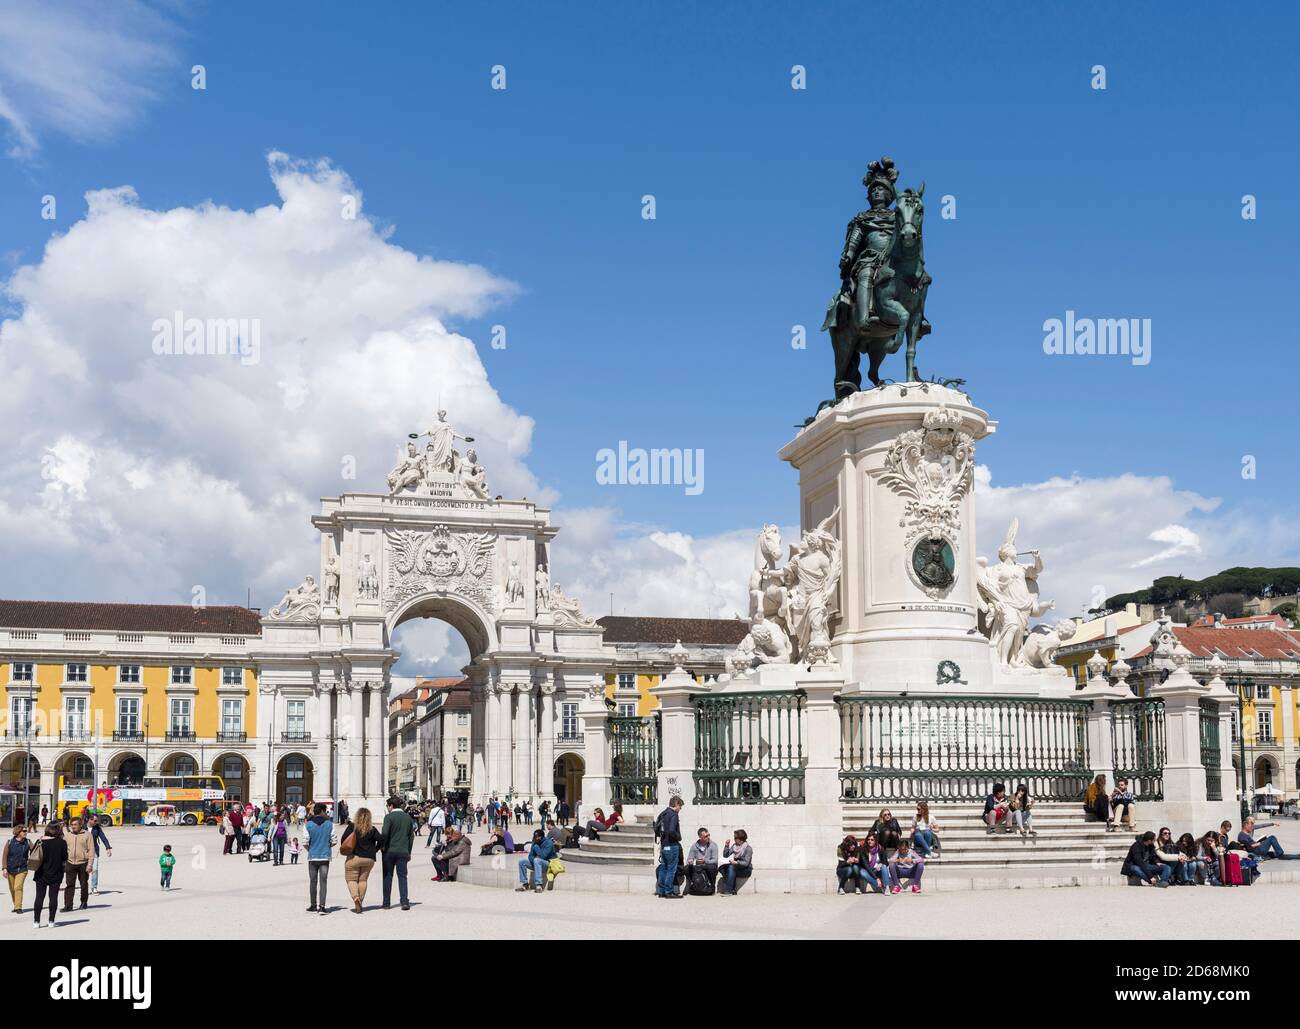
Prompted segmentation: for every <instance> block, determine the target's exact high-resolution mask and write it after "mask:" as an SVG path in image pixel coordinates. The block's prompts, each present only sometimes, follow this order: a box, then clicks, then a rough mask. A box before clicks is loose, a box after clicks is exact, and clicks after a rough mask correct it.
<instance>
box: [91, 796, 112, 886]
mask: <svg viewBox="0 0 1300 1029" xmlns="http://www.w3.org/2000/svg"><path fill="white" fill-rule="evenodd" d="M90 841H91V843H92V844H93V845H94V847H95V856H94V857H93V858H91V862H90V892H91V893H93V894H95V895H96V896H98V895H99V845H100V844H101V843H102V844H103V845H104V857H112V856H113V848H112V847H110V846H109V845H108V837H107V836H106V835H104V827H103V826H102V825H100V824H99V815H91V816H90Z"/></svg>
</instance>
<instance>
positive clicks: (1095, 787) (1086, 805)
mask: <svg viewBox="0 0 1300 1029" xmlns="http://www.w3.org/2000/svg"><path fill="white" fill-rule="evenodd" d="M1083 810H1084V813H1085V814H1089V815H1092V817H1093V818H1095V819H1097V821H1099V822H1107V823H1109V822H1110V797H1109V794H1108V793H1107V792H1106V777H1105V776H1104V775H1099V776H1097V778H1095V779H1094V780H1093V781H1092V782H1091V783H1089V784H1088V788H1087V789H1086V790H1084V791H1083Z"/></svg>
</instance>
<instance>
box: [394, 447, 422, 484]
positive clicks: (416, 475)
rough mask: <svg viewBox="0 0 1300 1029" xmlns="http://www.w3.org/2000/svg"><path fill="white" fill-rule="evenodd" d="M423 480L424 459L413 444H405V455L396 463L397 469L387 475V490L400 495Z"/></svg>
mask: <svg viewBox="0 0 1300 1029" xmlns="http://www.w3.org/2000/svg"><path fill="white" fill-rule="evenodd" d="M423 478H424V459H423V458H422V457H421V456H420V452H419V451H418V450H417V449H416V447H415V444H414V443H408V444H406V455H405V456H404V457H402V458H401V459H400V460H399V461H398V462H397V467H396V468H394V469H393V470H392V471H391V472H389V473H388V489H389V492H391V493H400V492H402V490H404V489H411V488H413V487H415V486H418V485H419V484H420V480H421V479H423Z"/></svg>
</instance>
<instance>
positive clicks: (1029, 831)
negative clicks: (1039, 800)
mask: <svg viewBox="0 0 1300 1029" xmlns="http://www.w3.org/2000/svg"><path fill="white" fill-rule="evenodd" d="M1009 806H1010V808H1011V823H1012V825H1014V826H1015V827H1016V829H1018V830H1019V831H1020V835H1021V836H1037V835H1038V832H1037V830H1035V829H1034V827H1033V821H1034V810H1033V809H1034V798H1033V797H1031V796H1030V795H1029V787H1028V786H1026V785H1025V784H1024V783H1021V784H1020V785H1019V786H1017V787H1016V792H1015V793H1013V794H1011V804H1010V805H1009Z"/></svg>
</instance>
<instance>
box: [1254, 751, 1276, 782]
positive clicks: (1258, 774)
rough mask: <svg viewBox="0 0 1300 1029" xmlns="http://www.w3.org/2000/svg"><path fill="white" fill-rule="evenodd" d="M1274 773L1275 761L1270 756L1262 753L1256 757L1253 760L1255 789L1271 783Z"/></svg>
mask: <svg viewBox="0 0 1300 1029" xmlns="http://www.w3.org/2000/svg"><path fill="white" fill-rule="evenodd" d="M1276 773H1277V762H1275V761H1274V760H1273V759H1272V758H1271V757H1269V756H1268V755H1267V754H1264V755H1261V756H1260V757H1259V758H1257V759H1256V761H1255V789H1259V788H1260V787H1261V786H1267V785H1269V784H1270V783H1272V782H1273V779H1274V777H1275V775H1276Z"/></svg>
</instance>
